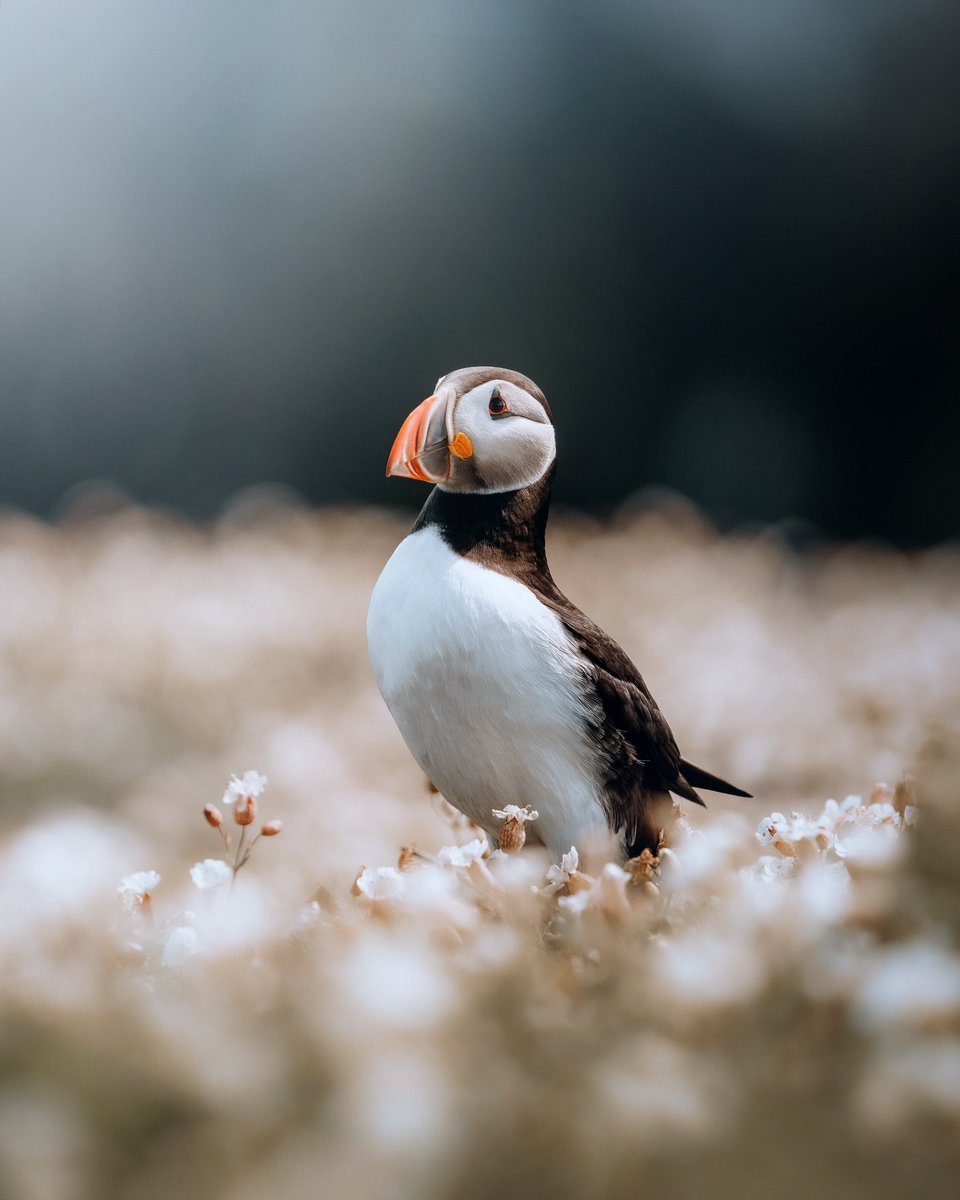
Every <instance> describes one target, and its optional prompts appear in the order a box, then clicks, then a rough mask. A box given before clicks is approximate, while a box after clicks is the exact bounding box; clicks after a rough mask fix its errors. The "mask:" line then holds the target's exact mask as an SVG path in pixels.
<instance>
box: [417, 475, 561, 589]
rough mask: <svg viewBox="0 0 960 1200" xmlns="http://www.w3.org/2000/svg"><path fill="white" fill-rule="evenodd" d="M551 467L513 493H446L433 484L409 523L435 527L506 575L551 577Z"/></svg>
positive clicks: (455, 547)
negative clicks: (414, 519)
mask: <svg viewBox="0 0 960 1200" xmlns="http://www.w3.org/2000/svg"><path fill="white" fill-rule="evenodd" d="M553 475H554V468H553V467H552V466H551V467H550V469H549V470H548V471H547V472H546V474H545V475H543V476H542V477H541V478H540V479H538V480H537V482H536V483H532V484H531V485H530V486H529V487H525V488H519V489H518V490H517V491H513V492H493V493H490V494H486V495H481V494H478V493H476V492H445V491H443V490H442V489H441V488H434V490H433V491H432V492H431V493H430V495H429V497H428V498H427V502H426V504H425V505H424V506H423V509H422V511H421V513H420V516H419V517H418V518H417V523H416V524H415V525H414V527H413V528H414V532H416V531H417V530H418V529H426V528H433V529H436V530H437V531H438V532H439V534H440V536H441V537H442V538H443V540H444V541H445V542H446V543H447V545H448V546H450V548H451V549H452V550H455V551H456V552H457V553H458V554H462V555H463V556H464V558H470V559H474V560H475V561H477V562H480V563H482V564H483V565H484V566H490V567H492V568H493V569H495V570H499V571H501V572H503V573H504V574H507V575H514V576H516V577H518V578H521V579H522V578H523V577H524V576H526V575H529V574H530V573H531V572H536V573H538V574H540V575H543V576H545V577H546V578H547V579H549V577H550V570H549V568H548V566H547V551H546V532H547V515H548V513H549V510H550V492H551V489H552V487H553Z"/></svg>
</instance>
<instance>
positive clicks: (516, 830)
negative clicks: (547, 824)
mask: <svg viewBox="0 0 960 1200" xmlns="http://www.w3.org/2000/svg"><path fill="white" fill-rule="evenodd" d="M493 815H494V816H495V817H499V818H500V820H501V821H503V824H502V825H501V826H500V831H499V833H498V834H497V843H498V845H499V847H500V849H501V850H502V851H503V852H504V853H505V854H509V853H511V852H513V851H516V850H520V849H522V848H523V843H524V842H525V841H526V840H527V834H526V830H525V829H524V825H526V823H527V821H536V819H537V818H538V817H539V816H540V814H539V813H538V812H537V811H536V810H535V809H532V808H530V806H529V805H525V806H524V807H523V808H521V807H520V805H519V804H507V805H506V806H505V807H504V808H495V809H494V810H493Z"/></svg>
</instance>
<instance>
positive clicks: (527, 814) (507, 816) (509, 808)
mask: <svg viewBox="0 0 960 1200" xmlns="http://www.w3.org/2000/svg"><path fill="white" fill-rule="evenodd" d="M493 815H494V816H495V817H499V818H500V820H501V821H509V820H511V819H512V820H514V821H519V822H520V824H521V825H523V824H524V822H526V821H536V819H537V818H538V817H539V816H540V814H539V813H538V812H537V811H536V809H533V808H531V807H530V806H529V804H527V805H524V807H523V808H521V807H520V805H519V804H507V805H505V806H504V807H503V808H495V809H494V810H493Z"/></svg>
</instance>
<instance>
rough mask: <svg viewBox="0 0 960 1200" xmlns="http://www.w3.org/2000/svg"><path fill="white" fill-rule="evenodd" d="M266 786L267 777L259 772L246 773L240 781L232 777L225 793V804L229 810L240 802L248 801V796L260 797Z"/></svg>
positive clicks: (234, 776)
mask: <svg viewBox="0 0 960 1200" xmlns="http://www.w3.org/2000/svg"><path fill="white" fill-rule="evenodd" d="M266 786H267V777H266V775H261V774H260V772H259V771H244V773H243V774H242V775H241V776H240V778H239V779H238V778H237V777H236V775H231V776H230V782H229V783H228V784H227V790H226V791H225V792H224V793H223V803H224V804H226V805H227V807H228V808H229V807H232V806H233V805H234V804H236V803H237V801H238V800H246V798H247V797H248V796H259V795H260V794H261V793H262V792H263V789H264V788H265V787H266Z"/></svg>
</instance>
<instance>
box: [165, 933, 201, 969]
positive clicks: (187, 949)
mask: <svg viewBox="0 0 960 1200" xmlns="http://www.w3.org/2000/svg"><path fill="white" fill-rule="evenodd" d="M197 941H198V938H197V931H196V930H195V929H191V928H190V926H189V925H178V926H177V928H176V929H175V930H174V931H173V933H171V934H170V936H169V937H168V938H167V940H166V943H165V945H164V947H163V954H162V955H161V959H160V960H161V962H162V963H163V965H164V966H165V967H181V966H183V964H184V963H185V962H186V961H187V959H188V958H189V957H190V955H191V954H195V953H196V950H197Z"/></svg>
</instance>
